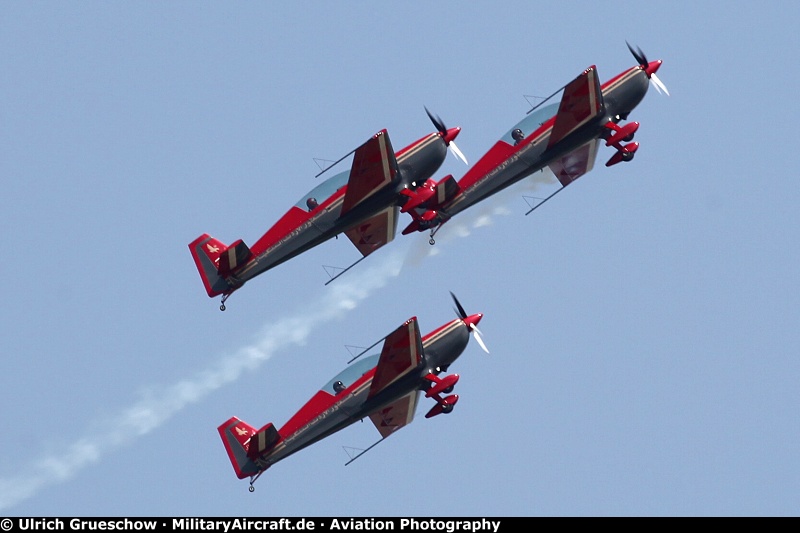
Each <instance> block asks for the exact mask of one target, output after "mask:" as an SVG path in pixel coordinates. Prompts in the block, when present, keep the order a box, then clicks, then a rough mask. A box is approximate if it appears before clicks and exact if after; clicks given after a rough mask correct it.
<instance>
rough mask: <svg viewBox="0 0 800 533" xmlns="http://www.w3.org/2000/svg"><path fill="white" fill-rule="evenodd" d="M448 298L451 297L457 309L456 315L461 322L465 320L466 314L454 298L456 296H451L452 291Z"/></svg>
mask: <svg viewBox="0 0 800 533" xmlns="http://www.w3.org/2000/svg"><path fill="white" fill-rule="evenodd" d="M450 296H452V297H453V301H454V302H455V303H456V308H457V309H456V314H458V317H459V318H460V319H462V320H463V319H465V318H467V312H466V311H464V308H463V307H462V306H461V303H460V302H459V301H458V298H456V295H455V294H453V291H450Z"/></svg>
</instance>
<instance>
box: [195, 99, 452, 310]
mask: <svg viewBox="0 0 800 533" xmlns="http://www.w3.org/2000/svg"><path fill="white" fill-rule="evenodd" d="M426 111H427V109H426ZM428 116H429V117H430V119H431V120H432V121H433V123H434V126H436V129H437V131H436V132H435V133H431V134H429V135H426V136H425V137H423V138H421V139H419V140H417V141H416V142H414V143H412V144H410V145H408V146H406V147H405V148H403V149H402V150H400V151H398V152H397V153H395V151H394V149H393V148H392V143H391V141H390V140H389V134H388V133H387V131H386V130H381V131H379V132H378V133H376V134H375V135H373V136H372V137H371V138H370V139H369V140H368V141H367V142H365V143H364V144H362V145H361V146H359V147H358V148H356V149H355V150H353V152H351V153H350V154H348V155H346V156H345V157H343V158H341V159H340V160H339V161H342V160H344V159H345V158H346V157H348V156H349V155H351V154H354V155H353V161H352V165H351V168H350V170H349V171H345V172H341V173H339V174H336V175H335V176H333V177H331V178H329V179H327V180H326V181H324V182H322V183H320V184H319V185H318V186H317V187H315V188H314V189H312V190H311V191H309V192H308V193H307V194H305V195H303V197H302V198H301V199H300V200H299V201H298V202H297V203H296V204H295V205H294V206H292V207H291V208H290V209H289V211H287V212H286V214H284V215H283V217H281V218H280V220H278V222H277V223H275V225H274V226H272V227H271V228H270V229H269V230H268V231H267V232H266V233H265V234H264V235H263V236H262V237H261V238H260V239H258V240H257V241H256V242H255V243H254V244H253V246H252V247H250V246H247V245H246V244H245V243H244V242H243V241H242V240H241V239H239V240H237V241H235V242H234V243H232V244H230V245H225V244H223V243H222V242H221V241H219V240H217V239H215V238H213V237H211V236H210V235H208V234H203V235H201V236H200V237H198V238H197V239H195V240H194V241H192V242H191V243H190V244H189V250H190V251H191V253H192V257H194V262H195V265H196V266H197V270H198V271H199V272H200V277H201V278H202V280H203V284H204V285H205V288H206V292H208V295H209V296H210V297H214V296H218V295H222V301H221V303H220V306H219V308H220V310H222V311H224V310H225V300H227V299H228V297H229V296H230V295H231V294H232V293H233V292H234V291H235V290H237V289H239V288H240V287H241V286H242V285H244V284H245V283H246V282H247V281H249V280H251V279H253V278H254V277H256V276H258V275H259V274H262V273H263V272H266V271H267V270H269V269H271V268H274V267H276V266H278V265H279V264H281V263H283V262H284V261H287V260H289V259H291V258H292V257H295V256H297V255H299V254H301V253H303V252H305V251H307V250H309V249H311V248H313V247H315V246H317V245H319V244H321V243H323V242H325V241H327V240H329V239H331V238H333V237H335V236H337V235H338V234H340V233H344V234H345V235H347V237H348V238H349V239H350V240H351V241H352V243H353V244H354V245H355V246H356V248H358V251H359V252H361V255H362V258H361V259H363V258H364V257H366V256H368V255H369V254H371V253H372V252H374V251H375V250H377V249H378V248H380V247H381V246H383V245H384V244H386V243H388V242H389V241H391V240H392V239H393V238H394V236H395V232H396V229H397V220H398V212H399V209H400V206H399V205H398V198H404V197H402V196H400V194H399V193H400V191H403V190H405V189H414V188H416V187H417V185H418V184H421V183H423V182H424V181H425V180H427V179H428V178H430V177H431V176H433V174H434V173H435V172H436V171H437V170H438V169H439V167H440V166H441V165H442V163H443V162H444V159H445V157H446V155H447V149H448V148H450V150H451V151H452V152H453V153H454V154H455V155H456V156H457V157H458V158H459V159H461V160H462V161H464V163H467V160H466V158H464V155H463V154H462V153H461V151H460V150H459V149H458V147H457V146H456V144H455V142H453V141H454V139H455V138H456V136H457V135H458V134H459V132H460V131H461V128H458V127H456V128H447V127H446V126H445V125H444V123H443V122H442V121H441V119H439V118H438V117H434V116H433V115H432V114H431V113H430V112H428ZM337 163H338V161H337ZM320 174H321V173H320ZM318 176H319V174H318ZM359 261H360V260H359Z"/></svg>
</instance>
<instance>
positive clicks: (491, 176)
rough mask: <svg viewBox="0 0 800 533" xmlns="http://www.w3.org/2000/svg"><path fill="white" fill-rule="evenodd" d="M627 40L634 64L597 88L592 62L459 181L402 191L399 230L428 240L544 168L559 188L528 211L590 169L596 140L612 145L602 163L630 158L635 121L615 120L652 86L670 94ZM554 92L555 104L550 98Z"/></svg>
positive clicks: (432, 182)
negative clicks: (403, 217) (426, 234)
mask: <svg viewBox="0 0 800 533" xmlns="http://www.w3.org/2000/svg"><path fill="white" fill-rule="evenodd" d="M626 44H627V45H628V49H629V50H630V52H631V53H632V54H633V56H634V58H635V59H636V61H637V62H638V64H637V65H636V66H634V67H631V68H629V69H628V70H626V71H624V72H622V73H621V74H619V75H617V76H615V77H614V78H611V79H610V80H609V81H607V82H606V83H604V84H603V85H600V82H599V78H598V74H597V69H596V67H595V66H594V65H593V66H591V67H589V68H587V69H586V70H584V71H583V72H582V73H581V74H580V75H578V76H577V77H576V78H574V79H573V80H572V81H570V82H569V83H567V84H566V85H565V86H563V87H562V88H561V89H559V90H557V91H556V92H554V93H553V94H551V95H550V96H549V97H547V98H546V99H544V100H543V101H542V102H540V103H539V104H538V105H537V106H536V107H534V108H533V109H531V110H530V111H528V114H527V115H526V116H525V117H524V118H523V119H522V120H521V121H520V122H519V123H517V124H516V125H515V126H514V127H512V128H511V129H509V130H508V131H507V132H506V133H505V135H503V136H502V137H501V138H500V139H499V140H498V141H497V142H496V143H495V144H494V145H493V146H492V147H491V149H490V150H489V151H488V152H486V154H485V155H483V157H481V158H480V159H479V160H478V161H477V162H476V163H475V164H474V165H473V166H472V167H471V168H470V169H469V170H467V172H466V173H465V174H464V176H463V177H462V178H461V179H460V180H458V181H456V180H455V179H454V178H453V176H452V175H450V176H446V177H445V178H443V179H441V180H440V181H435V180H434V179H432V178H430V179H428V180H426V181H425V183H423V184H422V185H421V186H419V187H417V188H415V189H414V188H407V189H404V190H402V191H400V193H401V194H403V195H404V196H406V198H407V200H406V202H405V203H404V204H403V206H402V208H401V212H403V213H409V214H410V215H411V217H412V222H411V223H410V224H409V225H408V226H407V227H406V228H405V229H404V230H403V232H402V233H403V235H407V234H409V233H413V232H415V231H419V232H422V231H430V239H429V243H430V244H431V245H433V244H435V242H436V241H435V239H434V236H435V235H436V232H437V231H439V229H440V228H441V227H442V225H443V224H445V223H446V222H447V221H448V220H450V219H451V218H452V217H453V216H455V215H456V214H457V213H460V212H461V211H463V210H465V209H467V208H468V207H470V206H472V205H475V204H476V203H478V202H480V201H482V200H485V199H486V198H488V197H489V196H491V195H493V194H496V193H498V192H500V191H501V190H503V189H505V188H506V187H509V186H510V185H512V184H514V183H516V182H518V181H520V180H522V179H523V178H525V177H527V176H530V175H532V174H533V173H535V172H538V171H540V170H543V169H544V168H545V167H549V169H550V170H551V171H552V172H553V174H554V175H555V177H556V178H557V179H558V181H559V182H560V184H561V187H560V188H559V189H557V190H556V191H555V192H554V193H552V194H551V195H550V196H548V197H547V198H545V199H544V200H542V201H541V202H539V203H538V204H537V205H535V206H534V207H533V208H532V209H530V210H529V211H528V212H527V213H525V214H526V215H528V214H530V213H531V212H532V211H533V210H534V209H536V208H538V207H539V206H540V205H542V204H543V203H544V202H546V201H547V200H549V199H550V198H552V197H553V196H555V195H556V194H557V193H558V192H560V191H561V190H563V189H564V187H566V186H567V185H569V184H570V183H572V182H574V181H575V180H577V179H578V178H579V177H580V176H582V175H584V174H586V173H587V172H589V171H590V170H591V169H592V167H593V165H594V161H595V158H596V155H597V152H598V148H599V145H600V144H601V143H602V142H605V145H606V146H607V147H612V148H613V149H614V154H613V155H612V156H611V158H610V159H609V160H608V162H606V166H612V165H616V164H617V163H620V162H623V161H631V160H632V159H633V156H634V155H635V154H636V151H637V150H638V149H639V143H638V142H631V141H633V137H634V134H635V133H636V131H637V130H638V129H639V123H638V122H628V123H626V124H624V125H622V124H621V122H622V121H626V120H627V119H628V115H629V114H630V113H631V111H633V109H634V108H635V107H636V106H637V105H639V103H640V102H641V101H642V99H643V98H644V96H645V93H646V92H647V89H648V87H649V85H650V83H652V84H653V85H654V86H655V88H656V90H657V91H658V92H659V93H661V92H662V91H663V92H664V93H666V94H667V95H669V91H668V90H667V88H666V86H665V85H664V83H663V82H662V81H661V80H660V79H659V78H658V76H656V71H657V70H658V69H659V67H660V66H661V64H662V61H661V60H660V59H659V60H656V61H648V60H647V57H646V56H645V54H644V52H642V50H641V48H638V47H637V50H634V49H633V47H632V46H631V45H630V43H626ZM562 91H563V92H562ZM559 92H562V96H561V99H560V102H551V103H548V102H550V101H551V99H553V97H554V96H556V95H557V94H558V93H559ZM544 104H547V105H544Z"/></svg>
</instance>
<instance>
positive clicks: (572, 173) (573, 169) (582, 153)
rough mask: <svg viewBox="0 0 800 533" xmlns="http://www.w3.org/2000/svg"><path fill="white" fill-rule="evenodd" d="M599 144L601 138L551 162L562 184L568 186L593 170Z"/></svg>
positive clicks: (554, 172)
mask: <svg viewBox="0 0 800 533" xmlns="http://www.w3.org/2000/svg"><path fill="white" fill-rule="evenodd" d="M599 144H600V140H599V139H595V140H592V141H589V142H588V143H586V144H582V145H581V146H579V147H577V148H576V149H574V150H573V151H571V152H569V153H568V154H566V155H564V156H562V157H560V158H558V159H556V160H555V161H553V162H552V163H550V165H549V166H550V170H552V171H553V174H555V175H556V178H558V181H560V182H561V185H562V186H564V187H566V186H567V185H569V184H570V183H572V182H573V181H575V180H576V179H578V178H580V177H581V176H583V175H584V174H586V173H587V172H589V171H590V170H592V167H593V166H594V161H595V159H596V158H597V147H598V146H599Z"/></svg>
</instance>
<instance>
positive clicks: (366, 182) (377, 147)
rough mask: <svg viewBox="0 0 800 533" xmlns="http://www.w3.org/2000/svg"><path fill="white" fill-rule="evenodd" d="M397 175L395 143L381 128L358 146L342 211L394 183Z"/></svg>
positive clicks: (348, 209)
mask: <svg viewBox="0 0 800 533" xmlns="http://www.w3.org/2000/svg"><path fill="white" fill-rule="evenodd" d="M396 175H397V159H396V158H395V155H394V150H393V149H392V143H391V141H390V140H389V134H388V133H387V132H386V130H381V131H379V132H378V133H376V134H375V135H373V136H372V138H370V139H369V140H368V141H367V142H365V143H364V144H362V145H361V146H359V147H358V148H356V152H355V156H353V165H352V166H351V167H350V178H349V180H348V182H347V192H345V194H344V201H343V203H342V212H341V214H342V215H344V214H345V213H347V212H348V211H350V210H351V209H353V207H355V206H357V205H358V204H360V203H361V202H363V201H364V200H365V199H366V198H369V197H370V196H372V195H373V194H375V193H376V192H377V191H379V190H380V189H382V188H383V187H385V186H386V185H388V184H390V183H391V182H392V181H393V180H394V177H395V176H396Z"/></svg>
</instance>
